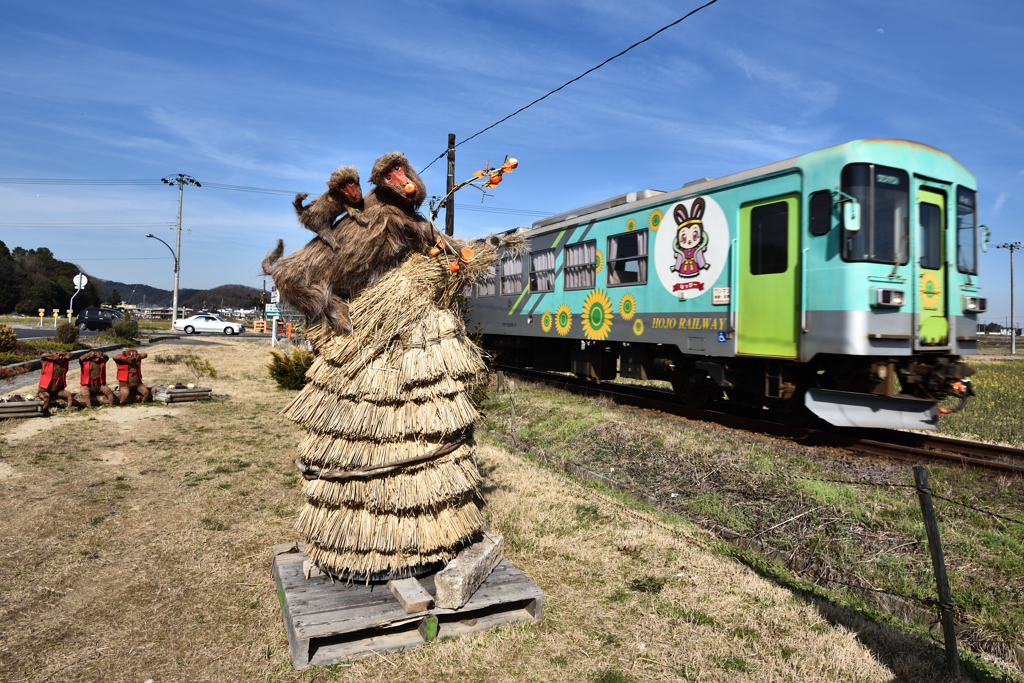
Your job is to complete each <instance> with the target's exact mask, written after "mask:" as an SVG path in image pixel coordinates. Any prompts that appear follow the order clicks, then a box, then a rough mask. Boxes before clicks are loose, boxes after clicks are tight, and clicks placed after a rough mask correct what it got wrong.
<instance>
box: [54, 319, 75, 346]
mask: <svg viewBox="0 0 1024 683" xmlns="http://www.w3.org/2000/svg"><path fill="white" fill-rule="evenodd" d="M56 339H57V341H58V342H60V343H61V344H74V343H75V342H77V341H78V328H77V327H75V326H74V325H72V324H71V323H69V322H63V323H61V324H60V325H57V336H56Z"/></svg>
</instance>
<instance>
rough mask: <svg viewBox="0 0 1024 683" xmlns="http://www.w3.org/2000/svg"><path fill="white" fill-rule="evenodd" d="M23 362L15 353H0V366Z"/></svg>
mask: <svg viewBox="0 0 1024 683" xmlns="http://www.w3.org/2000/svg"><path fill="white" fill-rule="evenodd" d="M23 360H25V359H24V358H22V357H21V356H19V355H18V354H16V353H7V352H6V351H0V365H10V364H11V363H20V362H21V361H23Z"/></svg>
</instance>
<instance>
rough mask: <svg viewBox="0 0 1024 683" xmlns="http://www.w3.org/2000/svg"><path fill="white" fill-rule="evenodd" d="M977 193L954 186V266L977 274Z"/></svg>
mask: <svg viewBox="0 0 1024 683" xmlns="http://www.w3.org/2000/svg"><path fill="white" fill-rule="evenodd" d="M977 198H978V193H977V192H975V191H974V190H969V189H967V188H966V187H957V188H956V267H957V270H959V271H960V272H961V273H968V274H970V275H977V274H978V213H977V211H975V207H976V206H977Z"/></svg>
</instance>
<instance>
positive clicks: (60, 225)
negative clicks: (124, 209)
mask: <svg viewBox="0 0 1024 683" xmlns="http://www.w3.org/2000/svg"><path fill="white" fill-rule="evenodd" d="M174 226H175V223H173V222H162V223H144V222H140V223H70V222H69V223H65V222H59V223H0V228H152V227H159V228H165V227H171V228H173V227H174Z"/></svg>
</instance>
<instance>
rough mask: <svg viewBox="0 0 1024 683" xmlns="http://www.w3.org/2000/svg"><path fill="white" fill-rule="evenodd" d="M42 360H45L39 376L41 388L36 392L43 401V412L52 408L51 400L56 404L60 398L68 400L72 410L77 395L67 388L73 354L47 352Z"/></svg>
mask: <svg viewBox="0 0 1024 683" xmlns="http://www.w3.org/2000/svg"><path fill="white" fill-rule="evenodd" d="M40 360H41V361H42V362H43V371H42V374H41V375H40V376H39V390H38V391H37V392H36V393H37V394H38V396H39V398H40V399H41V400H42V402H43V412H44V413H45V412H46V411H47V410H49V409H50V403H51V402H53V403H54V404H55V405H56V400H57V399H58V398H60V399H63V400H65V401H67V407H68V410H70V409H71V408H73V407H74V405H75V397H74V396H72V395H71V392H70V391H68V389H67V386H68V363H70V362H71V356H70V355H69V354H67V353H64V352H63V351H61V352H59V353H48V354H45V355H43V356H41V357H40Z"/></svg>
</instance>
